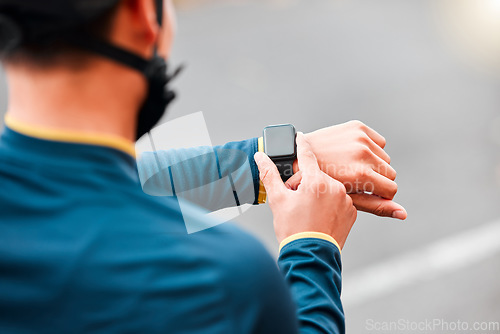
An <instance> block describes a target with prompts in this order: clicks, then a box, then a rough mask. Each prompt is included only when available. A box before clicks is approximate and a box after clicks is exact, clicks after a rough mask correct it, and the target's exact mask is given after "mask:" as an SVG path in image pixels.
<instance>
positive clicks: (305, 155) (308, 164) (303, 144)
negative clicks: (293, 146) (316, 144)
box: [297, 132, 319, 172]
mask: <svg viewBox="0 0 500 334" xmlns="http://www.w3.org/2000/svg"><path fill="white" fill-rule="evenodd" d="M297 160H298V161H297V163H298V164H299V170H301V171H302V172H311V171H319V166H318V160H316V156H315V155H314V153H313V151H312V148H311V145H310V144H309V142H308V141H307V140H306V138H305V136H304V134H303V133H302V132H299V133H297Z"/></svg>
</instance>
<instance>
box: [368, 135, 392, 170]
mask: <svg viewBox="0 0 500 334" xmlns="http://www.w3.org/2000/svg"><path fill="white" fill-rule="evenodd" d="M365 144H366V145H367V146H368V148H369V149H370V150H371V151H372V152H373V153H374V154H375V155H376V156H378V157H379V158H381V159H382V160H384V161H385V162H387V163H388V164H390V163H391V157H390V156H389V154H387V152H386V151H384V150H383V149H382V148H381V147H380V146H379V145H378V144H377V143H376V142H374V141H373V139H372V138H370V137H368V138H366V141H365Z"/></svg>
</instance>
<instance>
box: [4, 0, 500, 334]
mask: <svg viewBox="0 0 500 334" xmlns="http://www.w3.org/2000/svg"><path fill="white" fill-rule="evenodd" d="M478 2H479V0H478ZM484 2H487V1H486V0H485V1H484ZM432 5H433V3H432V0H425V1H424V0H405V1H401V0H379V1H369V0H349V1H347V0H342V1H340V0H308V1H306V0H297V1H291V0H282V1H278V0H274V1H242V0H239V1H233V2H230V1H220V2H215V3H211V4H210V5H208V4H204V5H201V6H189V7H188V8H186V9H184V10H182V11H181V12H180V13H179V18H178V19H179V35H178V40H177V44H176V46H175V52H174V55H173V62H174V63H179V62H186V63H187V65H188V68H187V69H186V71H185V72H184V74H183V75H182V76H181V77H180V78H179V79H178V81H177V83H176V85H177V87H178V89H179V91H180V99H179V100H178V101H177V102H176V103H175V105H174V106H173V107H172V108H171V111H170V113H169V116H168V118H169V119H173V118H176V117H179V116H182V115H186V114H189V113H192V112H196V111H199V110H202V111H204V113H205V117H206V120H207V123H208V128H209V131H210V134H211V137H212V141H213V142H214V144H220V143H223V142H225V141H229V140H238V139H243V138H249V137H253V136H258V135H259V132H260V131H261V129H262V128H263V127H264V126H265V125H268V124H273V123H284V122H290V123H294V124H295V125H296V127H297V128H298V129H300V130H302V131H304V132H307V131H311V130H314V129H317V128H320V127H324V126H327V125H331V124H336V123H340V122H344V121H347V120H350V119H360V120H362V121H364V122H365V123H367V124H368V125H370V126H372V127H373V128H375V129H377V130H378V131H379V132H381V133H382V134H383V135H384V136H385V137H386V138H387V140H388V146H387V151H388V153H389V154H390V155H391V157H392V159H393V166H394V167H395V168H396V170H397V171H398V178H397V181H398V185H399V189H400V191H399V193H398V195H397V200H398V201H399V202H400V203H402V204H403V205H404V206H405V207H406V208H407V210H408V214H409V218H408V219H407V221H405V222H399V221H392V220H390V219H383V218H377V217H373V216H370V215H367V214H360V215H359V219H358V222H357V224H356V225H355V227H354V229H353V231H352V233H351V236H350V238H349V240H348V244H347V245H346V248H345V250H344V252H343V261H344V279H345V281H346V290H345V291H344V297H345V299H346V301H348V300H349V298H350V297H351V296H352V295H353V294H354V293H355V292H356V291H355V290H356V287H352V286H349V285H348V283H347V281H349V280H351V279H352V280H353V281H354V280H356V279H358V278H359V277H360V275H361V274H362V273H363V270H365V269H367V268H373V267H375V268H376V267H377V265H379V264H384V263H389V264H390V263H391V262H390V261H391V260H392V259H394V258H397V257H398V256H404V255H405V254H407V253H410V254H411V253H412V252H415V251H417V252H418V251H419V250H420V249H423V248H425V247H426V246H427V245H430V244H432V243H436V245H438V246H439V245H442V243H441V241H442V240H443V239H445V240H447V239H449V238H451V237H453V236H454V235H457V234H459V233H463V232H465V233H467V231H471V232H470V233H474V231H476V230H477V229H478V228H479V227H481V226H488V224H489V222H494V221H497V219H498V218H500V98H499V96H500V94H499V92H500V80H498V77H497V76H495V75H494V74H493V73H490V72H491V71H490V72H488V70H487V69H486V70H484V69H483V70H482V71H481V70H478V69H477V68H475V66H471V65H470V63H467V62H466V61H464V59H463V57H461V56H459V55H458V54H457V53H456V52H454V49H453V47H452V46H451V45H450V44H449V43H448V42H447V39H446V38H445V37H444V36H445V34H442V33H440V30H439V29H438V27H439V26H440V23H442V22H441V19H440V16H438V15H437V14H436V11H435V10H434V7H433V6H432ZM499 19H500V13H499ZM499 38H500V36H499ZM499 59H500V58H499ZM4 94H5V88H4V87H3V86H2V87H1V88H0V99H1V104H2V105H1V107H2V110H4V109H5V107H4V106H5V103H6V97H5V95H4ZM271 219H272V218H271V214H270V210H269V208H268V207H267V206H261V207H256V208H252V209H251V210H249V211H248V212H246V213H245V214H244V215H243V216H241V217H239V218H238V219H237V220H238V222H239V223H241V224H242V225H243V226H245V228H247V229H249V230H250V231H252V232H254V233H256V234H257V235H258V236H259V237H260V238H261V239H262V240H263V242H264V243H265V244H266V246H267V247H268V248H269V250H270V251H271V252H272V253H273V254H276V248H277V245H276V242H275V241H274V237H273V235H272V227H271ZM478 240H482V239H478ZM489 242H490V246H491V247H489V248H487V247H485V248H487V249H486V250H485V251H484V252H478V254H480V255H481V256H478V257H477V258H478V259H479V260H478V261H474V260H472V261H467V262H465V260H464V261H462V262H461V261H460V259H458V260H457V259H455V263H457V264H456V265H455V266H454V267H453V268H451V269H450V270H448V271H446V272H440V271H439V270H438V269H439V268H440V265H438V266H434V267H433V268H434V269H433V270H430V271H424V272H421V273H418V276H419V277H412V278H411V279H410V278H404V279H403V282H399V283H408V284H401V285H397V284H394V285H390V286H391V288H390V289H388V290H387V291H385V292H383V293H381V294H379V295H377V296H376V298H365V299H361V300H360V301H357V302H351V303H346V314H347V322H348V330H349V332H350V333H369V332H377V331H376V330H374V329H370V328H369V324H370V323H372V322H381V321H398V320H399V319H403V320H408V321H415V322H422V321H426V320H427V321H433V319H443V320H444V321H448V322H452V321H457V320H460V321H469V322H470V323H471V325H472V323H473V322H475V321H500V284H499V283H498V282H499V281H500V280H499V276H500V253H499V252H498V251H497V250H498V247H495V245H494V244H491V243H492V242H491V240H490V241H489ZM493 243H495V241H493ZM482 246H483V243H482V242H476V243H472V244H470V243H468V242H464V243H463V245H462V246H461V247H465V248H467V247H470V248H474V249H477V247H482ZM481 249H483V248H480V250H481ZM455 251H456V252H455ZM443 252H445V253H446V252H448V253H446V254H447V256H451V257H453V254H460V253H461V252H459V251H458V250H456V249H451V250H450V249H447V250H444V251H443ZM457 256H459V255H457ZM474 258H476V257H474ZM410 260H411V258H410ZM388 261H389V262H388ZM416 261H417V260H416ZM418 261H421V262H422V261H423V262H425V261H427V262H429V261H431V262H432V255H431V256H429V257H424V258H422V259H420V260H418ZM430 267H432V266H430ZM387 268H389V269H388V270H390V268H391V266H390V265H388V266H387ZM396 269H397V268H395V269H394V270H396ZM374 277H375V278H376V279H383V277H384V276H383V275H381V276H374ZM405 279H407V280H408V281H407V282H404V280H405ZM348 288H349V289H348ZM370 319H371V320H370ZM378 332H388V331H378ZM393 332H395V333H396V332H398V333H400V332H404V333H412V332H418V331H414V330H411V329H409V330H402V329H399V330H396V331H393ZM420 332H431V331H430V330H428V329H427V330H422V331H420ZM434 332H435V333H440V332H443V333H452V332H458V331H439V330H436V331H433V333H434ZM475 332H477V333H483V332H480V331H475ZM489 332H491V333H493V332H494V331H484V333H489ZM498 332H500V331H497V333H498Z"/></svg>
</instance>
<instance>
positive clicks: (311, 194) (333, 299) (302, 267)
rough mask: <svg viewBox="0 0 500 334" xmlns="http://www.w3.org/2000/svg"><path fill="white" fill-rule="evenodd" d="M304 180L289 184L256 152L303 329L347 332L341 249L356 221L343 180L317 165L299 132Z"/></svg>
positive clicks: (285, 269)
mask: <svg viewBox="0 0 500 334" xmlns="http://www.w3.org/2000/svg"><path fill="white" fill-rule="evenodd" d="M297 158H298V165H299V168H300V170H301V177H300V179H297V178H296V179H295V180H294V181H293V182H291V183H289V182H287V184H286V185H285V184H284V183H283V182H282V181H281V177H280V175H279V173H278V170H277V169H276V166H275V165H274V164H273V163H272V161H271V160H270V159H269V157H267V156H266V155H265V154H263V153H258V154H256V155H255V161H256V162H257V164H258V166H259V173H260V178H261V180H262V182H263V184H264V186H265V188H266V191H267V194H268V199H269V205H270V206H271V210H272V211H273V218H274V219H273V223H274V229H275V233H276V237H277V238H278V241H279V242H280V243H281V251H280V257H279V260H278V263H279V266H280V269H281V270H282V272H283V274H284V276H285V279H286V280H287V282H288V284H289V286H290V289H291V292H292V296H293V298H294V300H295V303H296V304H297V318H298V320H299V328H300V332H301V333H344V332H345V325H344V315H343V310H342V304H341V300H340V291H341V276H340V275H341V273H340V272H341V265H340V249H341V248H342V246H343V245H344V243H345V241H346V239H347V236H348V234H349V232H350V230H351V227H352V225H353V224H354V222H355V220H356V216H357V215H356V209H355V207H354V206H353V202H352V199H351V198H350V197H349V196H348V195H347V194H346V189H345V187H344V186H343V185H342V183H340V182H338V181H336V180H334V179H333V178H331V177H329V176H328V175H327V174H325V173H324V172H322V171H321V170H320V169H319V167H318V161H317V160H316V157H315V155H314V154H313V153H312V150H311V148H310V145H309V143H308V142H307V140H306V139H305V137H304V135H303V134H301V133H299V134H298V135H297Z"/></svg>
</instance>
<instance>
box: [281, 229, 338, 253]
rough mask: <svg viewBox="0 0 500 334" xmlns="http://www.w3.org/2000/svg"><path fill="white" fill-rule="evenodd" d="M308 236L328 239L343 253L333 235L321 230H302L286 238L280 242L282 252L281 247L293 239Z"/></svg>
mask: <svg viewBox="0 0 500 334" xmlns="http://www.w3.org/2000/svg"><path fill="white" fill-rule="evenodd" d="M307 238H313V239H321V240H326V241H329V242H331V243H332V244H334V245H335V246H337V248H338V249H339V252H340V253H342V250H341V248H340V246H339V244H338V242H337V240H335V239H334V238H333V237H332V236H331V235H328V234H326V233H321V232H300V233H295V234H292V235H291V236H289V237H287V238H285V239H284V240H283V241H282V242H281V243H280V248H279V251H280V252H281V249H282V248H283V247H285V246H286V245H288V244H289V243H291V242H292V241H295V240H299V239H307Z"/></svg>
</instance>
